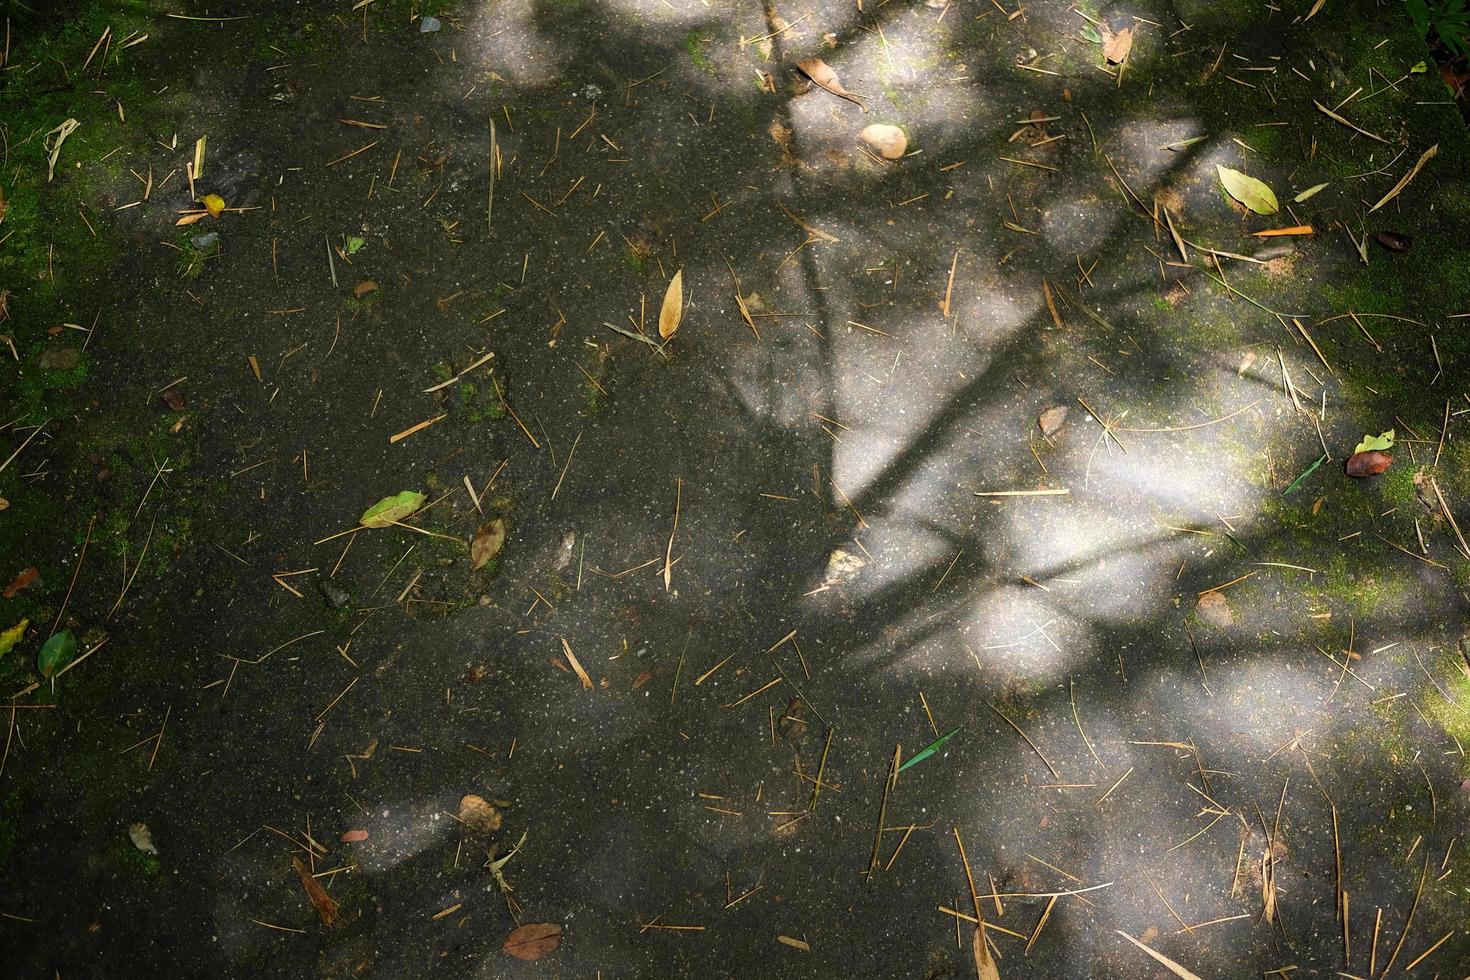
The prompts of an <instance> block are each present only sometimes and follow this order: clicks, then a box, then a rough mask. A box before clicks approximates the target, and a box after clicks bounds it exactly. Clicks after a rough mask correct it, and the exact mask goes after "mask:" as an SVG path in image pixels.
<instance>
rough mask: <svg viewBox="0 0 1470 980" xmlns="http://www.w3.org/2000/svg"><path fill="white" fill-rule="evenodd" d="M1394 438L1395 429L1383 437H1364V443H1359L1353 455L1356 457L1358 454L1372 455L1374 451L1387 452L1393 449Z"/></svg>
mask: <svg viewBox="0 0 1470 980" xmlns="http://www.w3.org/2000/svg"><path fill="white" fill-rule="evenodd" d="M1393 436H1394V430H1393V429H1389V430H1388V431H1387V432H1385V433H1383V435H1381V436H1367V435H1365V436H1364V437H1363V441H1362V442H1360V443H1358V448H1357V449H1354V450H1353V454H1354V455H1356V454H1358V453H1371V452H1374V451H1377V452H1387V451H1388V450H1390V449H1392V448H1393Z"/></svg>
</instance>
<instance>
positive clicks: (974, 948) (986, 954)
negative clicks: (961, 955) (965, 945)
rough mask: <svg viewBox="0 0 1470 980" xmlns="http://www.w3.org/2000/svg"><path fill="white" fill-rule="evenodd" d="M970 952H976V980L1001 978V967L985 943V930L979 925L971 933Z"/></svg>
mask: <svg viewBox="0 0 1470 980" xmlns="http://www.w3.org/2000/svg"><path fill="white" fill-rule="evenodd" d="M970 952H972V953H974V954H975V977H976V980H1000V967H998V966H996V965H995V957H993V956H991V955H990V950H989V948H987V947H986V945H985V930H984V929H982V928H981V927H980V926H978V925H977V926H976V927H975V931H974V932H973V933H971V935H970Z"/></svg>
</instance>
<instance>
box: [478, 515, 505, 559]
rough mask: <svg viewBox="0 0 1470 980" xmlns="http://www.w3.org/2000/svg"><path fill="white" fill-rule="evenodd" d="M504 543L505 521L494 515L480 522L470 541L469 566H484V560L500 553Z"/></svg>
mask: <svg viewBox="0 0 1470 980" xmlns="http://www.w3.org/2000/svg"><path fill="white" fill-rule="evenodd" d="M504 545H505V521H503V520H501V519H500V518H498V517H495V518H492V519H490V520H488V521H486V522H485V523H484V524H481V525H480V526H479V528H478V529H477V530H476V531H475V537H474V540H473V541H471V542H470V566H471V567H473V568H477V569H478V568H484V567H485V563H486V562H488V561H489V560H490V559H492V558H494V557H495V556H496V555H498V554H500V549H501V548H502V547H503V546H504Z"/></svg>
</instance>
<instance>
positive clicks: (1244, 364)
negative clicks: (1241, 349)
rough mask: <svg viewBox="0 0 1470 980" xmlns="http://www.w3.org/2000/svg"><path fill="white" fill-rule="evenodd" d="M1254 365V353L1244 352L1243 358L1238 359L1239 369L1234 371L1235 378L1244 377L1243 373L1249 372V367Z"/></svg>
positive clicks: (1251, 351)
mask: <svg viewBox="0 0 1470 980" xmlns="http://www.w3.org/2000/svg"><path fill="white" fill-rule="evenodd" d="M1254 363H1256V352H1255V351H1253V350H1248V351H1246V352H1245V356H1243V357H1242V358H1241V359H1240V367H1239V368H1238V369H1237V370H1236V372H1235V376H1236V377H1237V378H1243V377H1245V372H1247V371H1249V370H1250V366H1251V365H1252V364H1254Z"/></svg>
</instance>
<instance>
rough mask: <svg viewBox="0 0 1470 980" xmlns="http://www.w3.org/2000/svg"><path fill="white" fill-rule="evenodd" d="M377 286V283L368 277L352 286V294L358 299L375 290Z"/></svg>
mask: <svg viewBox="0 0 1470 980" xmlns="http://www.w3.org/2000/svg"><path fill="white" fill-rule="evenodd" d="M377 288H378V284H377V283H375V282H373V281H372V280H371V279H369V280H367V281H366V282H360V283H358V284H357V285H356V286H353V287H352V295H353V296H355V297H357V298H358V299H362V298H363V297H364V296H366V295H367V294H368V293H371V292H376V291H377Z"/></svg>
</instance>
